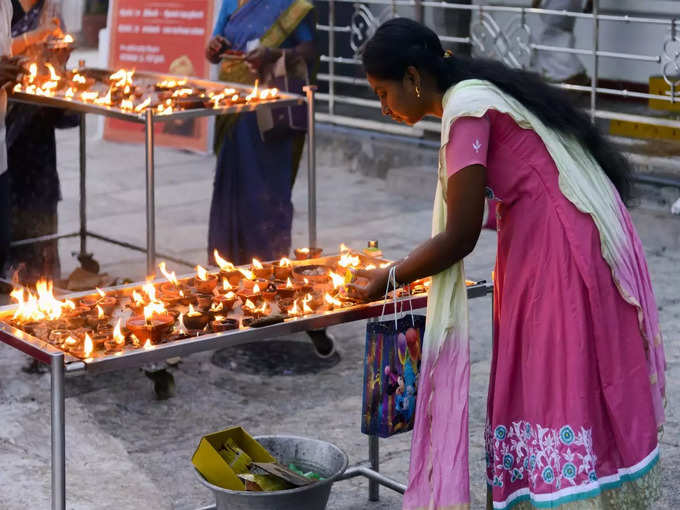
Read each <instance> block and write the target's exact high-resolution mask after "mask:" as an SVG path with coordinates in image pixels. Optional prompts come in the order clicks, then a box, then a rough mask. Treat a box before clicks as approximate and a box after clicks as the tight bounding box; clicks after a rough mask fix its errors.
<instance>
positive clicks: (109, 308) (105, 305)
mask: <svg viewBox="0 0 680 510" xmlns="http://www.w3.org/2000/svg"><path fill="white" fill-rule="evenodd" d="M117 304H118V300H117V299H116V298H115V297H113V296H104V297H103V298H101V299H100V300H99V301H97V306H101V307H102V309H103V310H104V313H105V314H106V315H109V316H110V315H111V314H113V311H114V310H115V309H116V305H117Z"/></svg>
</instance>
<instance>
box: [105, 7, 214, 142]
mask: <svg viewBox="0 0 680 510" xmlns="http://www.w3.org/2000/svg"><path fill="white" fill-rule="evenodd" d="M213 5H214V0H182V1H177V0H175V1H159V0H151V1H148V0H112V1H111V7H110V8H111V10H112V11H111V24H110V26H109V33H110V47H109V67H110V68H111V69H120V68H125V69H135V70H138V71H155V72H162V73H169V74H177V75H183V76H196V77H200V78H208V77H209V76H208V75H209V72H210V67H209V64H208V61H207V60H206V58H205V47H206V45H207V44H208V41H209V39H210V35H211V32H212V26H213ZM104 138H106V139H107V140H114V141H119V142H141V141H143V140H144V126H143V125H142V124H134V123H130V122H125V121H122V120H118V119H106V125H105V128H104ZM155 142H156V144H158V145H165V146H169V147H178V148H182V149H192V150H197V151H207V150H208V143H209V140H208V119H187V120H176V121H169V122H165V123H159V124H157V125H156V128H155Z"/></svg>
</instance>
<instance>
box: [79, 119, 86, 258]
mask: <svg viewBox="0 0 680 510" xmlns="http://www.w3.org/2000/svg"><path fill="white" fill-rule="evenodd" d="M79 132H80V258H84V257H86V256H87V187H86V185H85V178H86V175H87V174H86V172H87V154H86V147H87V127H86V125H85V114H84V113H82V114H81V115H80V128H79Z"/></svg>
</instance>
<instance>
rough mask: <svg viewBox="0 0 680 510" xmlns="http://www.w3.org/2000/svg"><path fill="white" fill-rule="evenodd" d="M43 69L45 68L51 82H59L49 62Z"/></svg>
mask: <svg viewBox="0 0 680 510" xmlns="http://www.w3.org/2000/svg"><path fill="white" fill-rule="evenodd" d="M45 67H47V70H48V71H49V72H50V80H52V81H60V80H61V76H59V75H58V74H57V71H56V69H54V66H53V65H52V64H50V63H49V62H48V63H46V64H45Z"/></svg>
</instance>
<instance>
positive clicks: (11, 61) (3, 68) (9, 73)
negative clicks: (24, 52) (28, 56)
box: [0, 56, 23, 87]
mask: <svg viewBox="0 0 680 510" xmlns="http://www.w3.org/2000/svg"><path fill="white" fill-rule="evenodd" d="M22 70H23V68H22V66H21V62H20V58H19V57H6V56H2V57H0V87H4V86H5V85H7V84H8V83H13V82H15V81H16V80H17V77H18V76H19V73H21V72H22Z"/></svg>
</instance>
